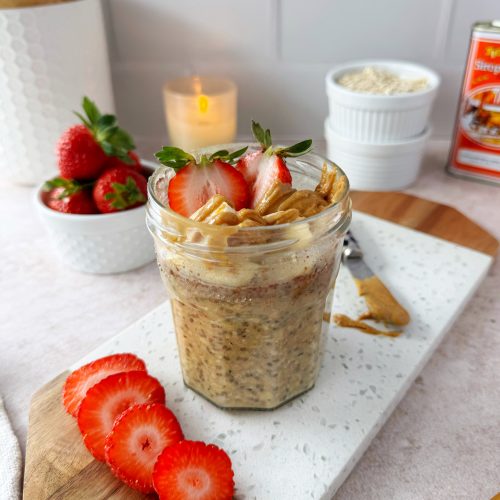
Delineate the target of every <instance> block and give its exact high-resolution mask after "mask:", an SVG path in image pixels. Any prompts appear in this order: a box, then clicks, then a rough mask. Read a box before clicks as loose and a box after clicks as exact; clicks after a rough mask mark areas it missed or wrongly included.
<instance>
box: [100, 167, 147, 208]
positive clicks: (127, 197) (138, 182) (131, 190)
mask: <svg viewBox="0 0 500 500" xmlns="http://www.w3.org/2000/svg"><path fill="white" fill-rule="evenodd" d="M147 194H148V181H147V180H146V178H145V177H144V176H143V175H142V174H140V173H138V172H137V171H136V170H134V169H133V168H130V167H114V168H112V169H108V170H106V171H104V173H103V174H101V176H100V177H99V179H97V182H96V183H95V185H94V191H93V196H94V201H95V204H96V205H97V208H98V209H99V211H100V212H101V213H112V212H119V211H121V210H128V209H130V208H135V207H138V206H140V205H144V203H146V201H147Z"/></svg>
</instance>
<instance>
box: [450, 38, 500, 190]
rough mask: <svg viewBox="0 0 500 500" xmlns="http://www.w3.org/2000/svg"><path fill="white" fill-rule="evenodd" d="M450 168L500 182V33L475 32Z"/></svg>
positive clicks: (466, 71)
mask: <svg viewBox="0 0 500 500" xmlns="http://www.w3.org/2000/svg"><path fill="white" fill-rule="evenodd" d="M450 159H451V161H450V170H452V171H455V172H457V173H462V174H464V175H468V176H471V177H477V178H483V179H486V180H490V181H494V182H499V183H500V34H496V33H481V32H474V33H473V35H472V40H471V45H470V50H469V58H468V61H467V67H466V70H465V78H464V86H463V89H462V98H461V102H460V109H459V112H458V116H457V123H456V125H455V141H454V144H453V147H452V151H451V155H450Z"/></svg>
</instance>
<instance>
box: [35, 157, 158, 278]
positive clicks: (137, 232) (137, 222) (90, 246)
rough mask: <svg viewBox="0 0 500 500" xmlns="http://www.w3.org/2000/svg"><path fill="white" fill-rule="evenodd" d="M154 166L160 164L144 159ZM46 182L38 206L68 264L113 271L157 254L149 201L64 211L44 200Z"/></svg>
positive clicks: (98, 271) (37, 194)
mask: <svg viewBox="0 0 500 500" xmlns="http://www.w3.org/2000/svg"><path fill="white" fill-rule="evenodd" d="M141 163H142V164H143V165H144V166H146V167H149V168H152V169H155V168H156V167H157V166H158V165H157V164H155V163H153V162H149V161H143V160H141ZM42 192H43V185H41V186H39V187H38V188H37V189H36V192H35V199H34V202H35V206H36V209H37V212H38V215H39V217H40V219H41V220H42V223H43V224H44V226H45V227H46V229H47V231H48V233H49V236H50V240H51V243H52V246H53V247H54V249H55V251H56V253H57V254H58V255H59V257H60V258H61V260H62V261H63V262H64V263H65V264H66V265H68V266H69V267H71V268H73V269H75V270H77V271H80V272H83V273H91V274H112V273H121V272H125V271H130V270H132V269H136V268H138V267H141V266H143V265H145V264H148V263H149V262H152V261H153V260H154V258H155V254H154V248H153V239H152V238H151V236H150V234H149V232H148V230H147V227H146V205H143V206H140V207H137V208H133V209H132V210H125V211H123V212H116V213H111V214H97V215H77V214H64V213H61V212H57V211H55V210H52V209H51V208H49V207H47V205H45V203H43V201H42Z"/></svg>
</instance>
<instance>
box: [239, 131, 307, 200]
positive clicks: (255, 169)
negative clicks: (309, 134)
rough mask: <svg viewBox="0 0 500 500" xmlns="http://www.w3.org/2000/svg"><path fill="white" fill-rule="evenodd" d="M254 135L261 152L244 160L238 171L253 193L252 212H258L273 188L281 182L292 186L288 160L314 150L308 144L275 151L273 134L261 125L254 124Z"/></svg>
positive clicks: (250, 154) (254, 153)
mask: <svg viewBox="0 0 500 500" xmlns="http://www.w3.org/2000/svg"><path fill="white" fill-rule="evenodd" d="M252 131H253V135H254V137H255V139H256V140H257V142H259V144H260V145H261V150H260V151H255V152H252V153H248V154H247V155H245V156H243V157H242V158H240V160H239V161H238V164H237V165H236V170H238V172H240V173H241V174H242V175H243V177H244V178H245V180H246V182H247V184H248V187H249V190H250V208H254V207H255V206H256V205H257V204H258V203H259V201H260V199H261V198H262V196H263V195H264V193H265V192H266V191H267V190H268V189H269V188H270V187H271V186H272V184H273V183H274V181H276V180H279V181H280V182H282V183H283V184H291V183H292V175H291V174H290V171H289V170H288V167H287V165H286V162H285V160H284V158H286V157H296V156H301V155H303V154H306V153H307V152H309V151H310V150H311V144H312V141H311V140H310V139H307V140H305V141H302V142H299V143H297V144H294V145H293V146H289V147H286V148H273V145H272V139H271V132H270V130H269V129H267V130H264V129H263V128H262V127H261V126H260V125H259V124H258V123H256V122H254V121H252Z"/></svg>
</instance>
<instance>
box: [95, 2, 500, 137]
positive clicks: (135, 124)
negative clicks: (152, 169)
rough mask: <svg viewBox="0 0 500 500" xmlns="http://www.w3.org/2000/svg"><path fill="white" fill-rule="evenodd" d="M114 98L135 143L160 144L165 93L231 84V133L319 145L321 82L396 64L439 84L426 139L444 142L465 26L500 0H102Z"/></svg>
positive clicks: (323, 102)
mask: <svg viewBox="0 0 500 500" xmlns="http://www.w3.org/2000/svg"><path fill="white" fill-rule="evenodd" d="M104 2H105V10H106V20H107V25H108V37H109V42H110V52H111V64H112V70H113V83H114V89H115V100H116V106H117V110H118V114H119V116H120V119H121V120H122V122H123V124H124V126H125V127H127V128H129V129H130V131H131V132H132V133H134V135H135V136H137V138H138V139H143V138H148V139H149V140H157V141H158V143H159V144H160V143H164V142H166V141H167V137H166V129H165V121H164V117H163V102H162V94H161V87H162V85H163V83H164V81H165V80H167V79H169V78H175V77H177V76H184V75H186V74H190V73H193V72H198V73H200V74H203V73H205V74H206V73H213V74H222V75H224V76H227V77H229V78H232V79H234V80H235V81H236V83H237V84H238V88H239V97H238V112H239V119H238V135H239V136H240V137H242V138H244V137H247V136H249V132H250V126H249V124H250V120H251V119H252V118H253V119H257V120H260V121H261V122H262V123H263V124H264V125H265V126H267V127H270V128H271V129H272V130H273V132H274V136H275V137H276V138H277V139H278V140H279V139H281V140H294V139H301V138H304V137H312V138H313V139H322V137H323V120H324V118H325V116H326V115H327V114H328V109H327V99H326V94H325V89H324V76H325V74H326V73H327V71H328V69H329V68H330V67H332V66H333V65H335V64H337V63H340V62H343V61H348V60H354V59H361V58H398V59H405V60H410V61H416V62H419V63H421V64H425V65H427V66H430V67H431V68H433V69H434V70H436V71H437V72H438V73H440V74H441V76H442V79H443V81H442V87H441V89H440V92H439V95H438V98H437V99H436V103H435V107H434V111H433V114H432V121H433V130H434V137H437V138H447V137H449V136H450V134H451V132H452V127H453V121H454V117H455V109H456V103H457V97H458V93H459V89H460V85H461V80H462V71H463V66H464V63H465V58H466V50H467V43H468V39H469V34H470V26H471V24H472V23H473V22H474V21H476V20H479V19H494V18H495V16H496V17H500V8H499V4H498V0H474V1H471V0H371V1H366V0H309V1H307V2H306V1H304V0H252V1H250V0H246V1H234V0H211V1H210V2H206V1H205V2H202V1H199V0H182V1H176V0H104Z"/></svg>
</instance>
